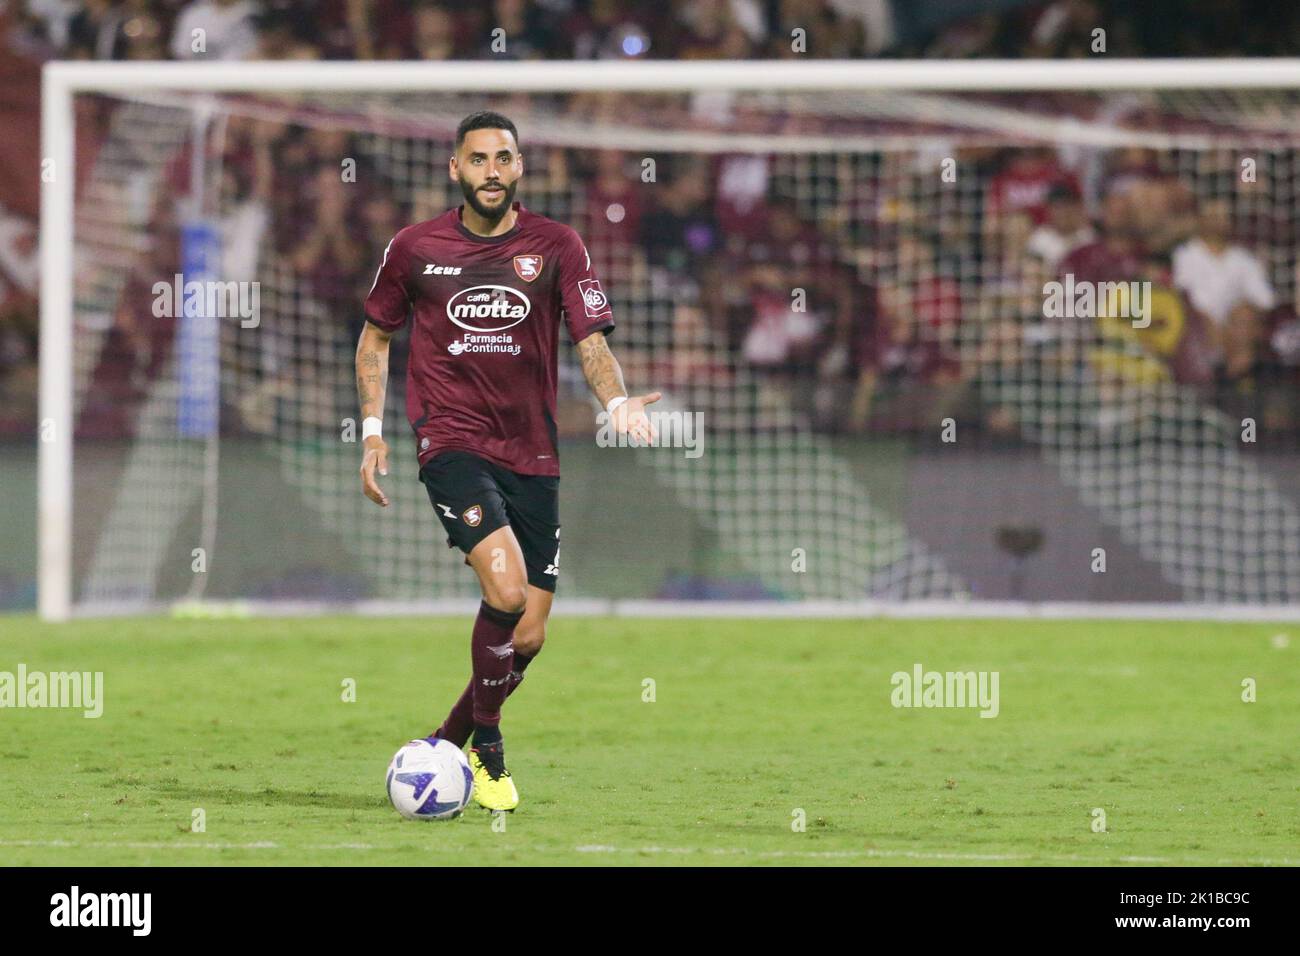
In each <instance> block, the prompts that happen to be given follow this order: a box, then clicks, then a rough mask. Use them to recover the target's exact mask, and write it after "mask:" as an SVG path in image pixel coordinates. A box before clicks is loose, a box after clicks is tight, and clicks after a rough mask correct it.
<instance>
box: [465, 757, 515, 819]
mask: <svg viewBox="0 0 1300 956" xmlns="http://www.w3.org/2000/svg"><path fill="white" fill-rule="evenodd" d="M469 769H470V770H472V771H473V772H474V799H475V800H476V801H477V802H478V805H479V806H481V807H483V808H484V809H486V810H513V809H514V808H515V807H517V806H519V791H518V790H516V789H515V782H514V780H513V779H512V778H511V776H510V771H509V770H507V769H506V761H505V751H504V748H503V747H502V746H501V744H499V743H498V744H492V745H491V746H483V747H471V748H470V749H469ZM494 771H495V773H496V776H493V772H494Z"/></svg>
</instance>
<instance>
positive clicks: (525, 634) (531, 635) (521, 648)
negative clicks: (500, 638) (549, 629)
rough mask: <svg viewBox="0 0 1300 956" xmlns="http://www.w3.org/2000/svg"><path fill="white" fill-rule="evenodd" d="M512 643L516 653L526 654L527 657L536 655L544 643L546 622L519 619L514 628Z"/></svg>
mask: <svg viewBox="0 0 1300 956" xmlns="http://www.w3.org/2000/svg"><path fill="white" fill-rule="evenodd" d="M512 643H513V644H514V645H515V653H516V654H527V655H528V656H529V657H536V656H537V654H538V652H539V651H541V649H542V645H543V644H545V643H546V622H545V621H539V622H537V623H536V624H534V623H532V622H527V623H526V622H524V621H520V622H519V626H518V627H516V628H515V636H514V638H513V639H512Z"/></svg>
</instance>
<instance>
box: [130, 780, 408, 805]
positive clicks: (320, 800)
mask: <svg viewBox="0 0 1300 956" xmlns="http://www.w3.org/2000/svg"><path fill="white" fill-rule="evenodd" d="M151 789H152V790H153V792H154V793H157V794H159V795H160V796H162V795H165V796H169V797H182V796H183V797H185V798H187V799H193V800H201V799H206V800H210V801H216V802H218V803H223V804H228V805H236V806H239V805H244V806H293V807H328V808H329V809H331V810H373V809H375V808H376V807H385V806H387V805H388V801H387V800H385V799H384V797H383V795H382V794H380V795H379V796H375V797H362V796H358V795H355V794H347V793H326V792H324V791H321V790H283V789H281V788H279V787H261V788H259V789H255V790H245V789H241V788H239V787H199V788H195V787H182V786H179V785H177V784H166V785H163V786H156V787H152V788H151Z"/></svg>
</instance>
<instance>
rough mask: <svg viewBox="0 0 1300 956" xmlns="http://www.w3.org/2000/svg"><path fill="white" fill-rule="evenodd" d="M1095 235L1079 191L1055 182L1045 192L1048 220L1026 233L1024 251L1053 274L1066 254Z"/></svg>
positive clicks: (1048, 272) (1086, 242)
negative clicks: (1028, 233) (1027, 234)
mask: <svg viewBox="0 0 1300 956" xmlns="http://www.w3.org/2000/svg"><path fill="white" fill-rule="evenodd" d="M1096 238H1097V234H1096V232H1094V231H1093V228H1092V226H1091V225H1090V224H1089V222H1088V217H1087V215H1086V214H1085V213H1084V210H1083V200H1082V199H1081V198H1080V196H1079V193H1078V192H1077V191H1076V190H1075V189H1073V188H1072V187H1070V186H1067V185H1065V184H1064V183H1058V184H1057V185H1055V186H1053V187H1052V188H1051V189H1050V190H1048V193H1047V221H1046V222H1044V223H1043V224H1042V225H1041V226H1039V227H1038V228H1037V229H1035V230H1034V231H1033V233H1032V234H1031V235H1030V236H1029V242H1028V244H1027V245H1026V251H1027V252H1028V253H1029V255H1031V256H1033V257H1034V258H1035V259H1036V260H1038V261H1039V262H1040V263H1041V264H1042V266H1043V269H1044V271H1045V272H1046V273H1047V274H1048V275H1055V274H1056V269H1057V266H1058V265H1060V262H1061V260H1062V259H1064V258H1065V257H1066V255H1068V254H1069V253H1071V252H1073V251H1074V250H1075V249H1077V248H1079V247H1080V246H1084V245H1087V244H1088V243H1090V242H1092V241H1093V240H1094V239H1096Z"/></svg>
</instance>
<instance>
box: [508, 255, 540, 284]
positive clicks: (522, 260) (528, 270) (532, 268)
mask: <svg viewBox="0 0 1300 956" xmlns="http://www.w3.org/2000/svg"><path fill="white" fill-rule="evenodd" d="M514 263H515V275H517V276H519V278H521V279H523V280H524V281H525V282H532V281H533V280H534V279H536V278H537V277H538V276H539V275H541V274H542V257H541V256H515V258H514Z"/></svg>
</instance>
